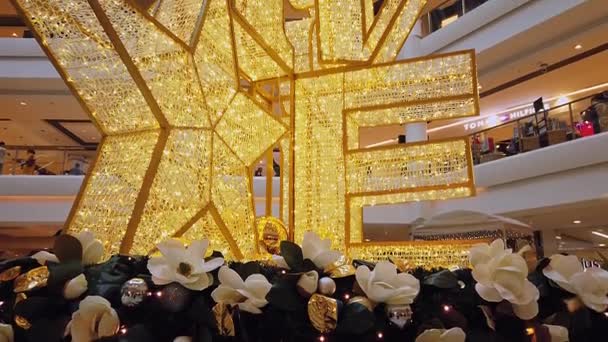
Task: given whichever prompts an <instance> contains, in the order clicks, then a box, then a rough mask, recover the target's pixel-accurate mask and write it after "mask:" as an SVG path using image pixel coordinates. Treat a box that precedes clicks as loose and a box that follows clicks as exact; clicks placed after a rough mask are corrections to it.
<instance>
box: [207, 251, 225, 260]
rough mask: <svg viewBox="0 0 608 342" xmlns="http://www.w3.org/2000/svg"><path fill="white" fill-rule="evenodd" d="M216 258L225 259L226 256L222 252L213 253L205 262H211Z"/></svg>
mask: <svg viewBox="0 0 608 342" xmlns="http://www.w3.org/2000/svg"><path fill="white" fill-rule="evenodd" d="M215 258H222V259H223V258H224V254H222V252H220V251H213V253H211V255H210V256H209V257H207V258H205V261H208V260H211V259H215Z"/></svg>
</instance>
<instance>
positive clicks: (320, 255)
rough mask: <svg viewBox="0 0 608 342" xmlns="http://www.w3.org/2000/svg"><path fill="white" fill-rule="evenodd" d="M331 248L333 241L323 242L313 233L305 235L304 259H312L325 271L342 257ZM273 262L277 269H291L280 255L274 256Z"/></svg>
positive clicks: (303, 241)
mask: <svg viewBox="0 0 608 342" xmlns="http://www.w3.org/2000/svg"><path fill="white" fill-rule="evenodd" d="M330 247H331V240H329V239H325V240H321V238H320V237H319V235H317V234H316V233H313V232H306V233H304V239H303V240H302V256H303V257H304V259H310V261H312V262H313V263H314V264H315V266H317V267H318V268H321V269H325V268H326V267H327V266H329V265H331V264H332V263H333V262H335V261H337V260H338V259H340V258H341V257H342V253H340V252H338V251H332V250H330V249H329V248H330ZM272 261H273V262H274V263H275V264H276V265H277V267H280V268H284V269H287V270H289V269H290V267H289V265H287V262H285V258H283V257H282V256H280V255H272Z"/></svg>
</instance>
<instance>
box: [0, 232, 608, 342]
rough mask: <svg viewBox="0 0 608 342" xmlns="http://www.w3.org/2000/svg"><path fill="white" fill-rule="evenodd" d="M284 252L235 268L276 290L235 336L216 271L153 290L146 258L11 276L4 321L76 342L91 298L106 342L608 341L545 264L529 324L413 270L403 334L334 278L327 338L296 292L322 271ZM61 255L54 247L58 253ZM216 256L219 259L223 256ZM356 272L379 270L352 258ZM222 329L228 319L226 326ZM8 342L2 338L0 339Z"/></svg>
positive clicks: (505, 307) (446, 279) (443, 277)
mask: <svg viewBox="0 0 608 342" xmlns="http://www.w3.org/2000/svg"><path fill="white" fill-rule="evenodd" d="M281 249H282V251H283V256H284V257H285V260H286V261H287V263H288V264H289V265H290V266H292V267H291V270H284V269H280V268H278V267H276V266H271V265H270V264H268V263H267V262H248V263H236V262H234V263H229V267H230V268H231V269H233V270H235V271H236V272H237V273H238V274H239V275H240V276H241V277H242V278H243V279H245V278H246V277H247V276H249V275H251V274H255V273H260V274H262V275H264V276H265V277H266V279H268V280H269V282H270V283H271V284H272V288H271V290H270V292H269V293H268V295H267V297H266V299H267V300H268V305H266V306H265V307H264V308H263V309H262V311H263V312H262V313H261V314H251V313H248V312H245V311H240V310H239V309H238V307H234V308H232V309H231V312H230V314H229V316H230V317H231V320H230V321H231V322H232V324H233V327H232V331H233V333H234V336H226V331H225V330H223V329H222V327H218V320H217V318H216V317H217V313H216V312H215V311H214V310H213V308H214V306H215V305H216V303H214V301H213V299H212V297H211V292H212V291H213V289H215V288H216V286H217V285H218V275H217V273H218V270H217V269H216V270H215V271H213V272H212V274H213V277H214V281H215V283H214V285H213V286H210V287H209V288H207V289H205V290H203V291H191V290H188V289H186V288H184V287H182V286H181V285H179V284H176V283H173V284H169V285H165V286H156V285H155V284H154V283H153V281H152V280H151V275H150V273H149V272H148V269H147V262H148V258H147V257H142V256H122V255H116V256H113V257H112V258H111V259H110V260H108V261H107V262H104V263H102V264H97V265H92V266H86V267H85V266H83V265H82V263H81V262H80V260H78V258H69V257H63V258H62V257H60V258H59V259H60V260H62V261H61V262H59V263H51V262H49V263H47V267H48V271H49V272H48V280H47V281H46V285H44V286H40V287H38V288H34V289H31V290H28V291H26V292H23V293H22V294H21V293H15V291H14V284H15V281H14V279H12V280H6V279H5V280H4V281H2V282H0V301H2V304H1V306H0V322H2V323H8V324H12V326H13V330H14V340H15V341H18V342H20V341H29V342H40V341H49V342H53V341H70V339H71V337H70V336H69V334H67V333H66V331H67V330H66V326H68V324H69V322H70V320H71V317H72V314H73V313H74V312H75V311H76V310H77V309H78V305H79V302H80V301H81V300H82V299H83V298H84V297H86V296H101V297H104V298H106V299H107V300H108V301H109V302H110V303H111V305H112V307H113V308H114V309H115V310H116V312H117V314H118V316H119V318H120V329H119V330H118V332H117V333H116V334H115V335H114V336H111V337H104V338H102V339H99V341H120V342H127V341H129V342H154V341H158V342H164V341H173V340H174V339H175V338H176V337H178V336H189V337H191V339H192V341H195V342H208V341H250V342H257V341H260V342H261V341H264V342H268V341H285V342H287V341H379V340H382V341H399V342H403V341H415V339H416V337H417V336H418V335H419V334H420V333H421V332H422V331H424V330H426V329H433V328H434V329H448V328H453V327H460V328H462V329H463V330H464V331H465V332H466V334H467V341H480V342H481V341H483V342H487V341H509V342H512V341H551V337H550V336H549V333H548V329H547V328H546V326H544V325H543V324H553V325H561V326H564V327H566V328H567V329H568V330H569V334H570V341H573V342H582V341H592V340H595V341H599V340H603V338H605V337H606V336H608V318H607V317H606V316H605V315H604V314H600V313H597V312H594V311H592V310H589V309H587V308H585V307H584V306H583V307H580V308H578V309H577V310H575V311H574V312H570V311H568V309H567V307H566V305H565V299H568V298H570V297H572V295H571V294H569V293H567V292H565V291H563V290H561V289H560V288H559V287H557V286H556V285H555V284H553V283H552V282H551V281H550V280H549V279H548V278H546V277H544V276H543V274H542V272H541V270H542V268H543V267H545V266H546V265H547V264H548V260H547V259H545V260H541V261H540V262H539V263H538V267H537V269H536V270H535V271H534V272H532V273H531V274H530V276H529V280H530V281H531V282H532V283H534V284H535V285H536V286H537V287H538V289H539V291H540V294H541V297H540V300H539V304H540V313H539V315H538V317H537V318H536V319H534V320H531V321H523V320H520V319H518V318H517V317H516V316H515V315H514V314H513V312H512V309H511V305H510V304H509V303H508V302H502V303H488V302H485V301H483V300H482V299H481V298H480V297H479V296H478V295H477V293H476V291H475V281H474V279H473V278H472V276H471V271H470V270H468V269H460V270H455V271H449V270H434V271H425V270H422V269H414V270H410V273H411V274H412V275H414V276H415V277H416V278H417V279H419V281H420V284H421V289H420V293H419V295H418V296H417V298H416V300H415V302H414V303H413V304H412V305H411V308H412V316H411V320H410V322H409V323H408V324H406V325H405V326H404V327H403V328H399V327H398V326H396V325H394V324H393V323H391V321H390V320H389V319H388V318H387V314H386V310H385V305H383V304H378V305H376V306H375V307H374V308H373V310H371V311H370V310H369V309H368V308H367V307H366V306H365V305H362V304H359V303H352V302H350V303H349V301H348V299H349V298H353V297H356V296H364V294H363V293H362V292H361V290H360V288H359V287H358V286H357V283H356V280H355V276H354V275H350V276H346V277H342V278H337V279H335V283H336V290H335V292H334V293H333V294H332V295H331V296H330V297H332V298H334V299H336V300H337V307H338V320H337V324H336V326H335V329H332V331H329V332H326V333H323V334H322V333H320V332H319V331H318V330H317V329H315V327H313V325H312V324H311V321H310V319H309V314H308V311H307V304H308V298H306V297H305V296H302V294H301V293H300V292H299V291H298V290H297V286H296V283H297V281H298V279H299V276H300V274H301V272H305V271H310V270H317V271H318V272H319V274H323V271H322V270H319V269H316V268H315V265H314V264H313V263H312V262H310V260H307V259H306V260H303V258H302V253H301V251H299V247H298V246H297V245H294V244H292V243H287V242H284V243H283V246H282V248H281ZM55 253H56V254H59V253H57V251H55ZM216 255H217V254H216ZM353 265H354V266H355V267H357V266H359V265H367V266H368V267H370V268H373V266H374V265H373V264H371V263H367V262H364V261H354V262H353ZM15 266H20V272H19V273H20V274H24V273H26V272H27V271H28V270H31V269H34V268H37V267H40V265H39V264H38V262H37V261H36V260H34V259H32V258H21V259H16V260H9V261H4V262H2V263H0V272H4V271H6V270H9V269H11V268H13V269H14V267H15ZM81 273H82V274H84V275H85V277H86V279H87V282H88V289H87V291H86V292H85V293H83V294H82V295H81V296H80V297H78V298H76V299H72V300H68V299H65V298H64V295H63V293H64V288H65V285H66V283H67V282H68V281H69V280H70V279H72V278H74V277H76V276H78V275H79V274H81ZM132 278H141V279H143V280H145V282H146V284H147V292H146V294H145V295H144V296H143V298H141V302H140V303H138V304H137V305H131V306H127V305H125V304H123V302H124V300H121V289H122V288H123V285H124V284H125V282H127V281H128V280H130V279H132ZM221 324H224V323H221ZM0 339H1V336H0Z"/></svg>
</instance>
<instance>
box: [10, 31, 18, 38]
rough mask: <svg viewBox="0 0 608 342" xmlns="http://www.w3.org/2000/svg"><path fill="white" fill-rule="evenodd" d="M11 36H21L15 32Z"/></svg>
mask: <svg viewBox="0 0 608 342" xmlns="http://www.w3.org/2000/svg"><path fill="white" fill-rule="evenodd" d="M11 36H13V37H18V36H19V35H18V34H17V32H13V33H12V34H11Z"/></svg>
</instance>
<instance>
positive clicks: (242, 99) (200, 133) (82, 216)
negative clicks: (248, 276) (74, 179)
mask: <svg viewBox="0 0 608 342" xmlns="http://www.w3.org/2000/svg"><path fill="white" fill-rule="evenodd" d="M13 2H14V4H15V6H16V7H17V9H18V10H19V11H20V12H21V13H22V15H23V16H24V18H25V19H26V20H27V21H28V23H29V25H30V26H31V27H32V29H33V30H34V32H35V33H36V36H37V38H38V40H39V42H40V44H41V46H42V47H43V49H44V50H45V52H46V53H47V54H48V56H49V57H50V59H51V61H52V62H53V63H54V65H55V67H56V68H57V70H58V71H59V73H60V74H61V76H62V77H63V78H64V80H65V82H66V83H67V85H68V86H69V87H70V89H71V90H72V92H73V93H74V94H75V95H76V97H77V98H78V100H79V101H80V103H81V105H82V107H83V108H84V109H85V110H86V111H87V112H88V114H89V115H90V117H91V119H92V120H93V121H94V123H95V124H96V125H97V126H98V128H99V130H100V131H101V132H102V134H103V140H102V143H101V145H100V148H99V153H98V157H97V159H96V161H95V162H94V164H93V165H92V171H91V172H90V173H89V175H88V176H87V178H86V181H85V184H84V185H83V188H82V190H81V192H80V194H79V195H78V197H77V199H76V203H75V205H74V208H73V209H72V212H71V214H70V217H69V219H68V222H67V227H68V230H69V231H74V232H77V231H80V230H83V229H90V230H93V231H95V232H96V233H97V234H98V236H99V237H100V238H101V239H102V240H103V241H104V242H105V244H106V251H107V252H108V253H116V252H122V253H143V254H145V253H148V252H149V251H150V250H152V249H153V247H154V244H155V243H157V242H158V241H160V240H161V239H164V238H167V237H170V236H176V237H182V238H184V239H194V238H201V237H207V238H209V239H210V240H211V243H212V248H213V249H216V250H220V251H222V252H223V253H224V254H225V255H226V256H228V257H229V258H233V259H249V258H254V257H256V256H257V253H258V245H257V242H256V241H257V232H256V231H255V229H254V219H255V213H254V198H253V194H252V172H251V168H252V167H253V165H254V164H255V163H256V161H257V160H258V159H259V158H260V156H262V155H264V154H265V153H266V152H268V151H271V150H272V149H273V147H275V146H278V147H280V149H281V151H282V154H281V156H282V157H281V158H282V160H281V164H282V165H283V171H284V172H283V175H282V177H281V182H282V184H281V191H280V192H281V218H282V219H284V220H285V221H286V222H289V228H290V230H291V232H292V236H294V237H295V239H296V240H297V241H298V240H300V239H301V237H302V234H303V232H304V231H306V230H309V229H310V230H315V231H317V232H318V233H319V234H320V235H322V236H325V237H330V238H331V239H332V240H333V243H334V245H335V246H342V247H343V248H344V249H346V250H349V252H350V253H351V254H357V253H358V252H357V251H358V248H359V250H361V249H362V248H364V249H365V250H366V251H367V253H368V254H369V253H370V251H372V253H381V252H382V249H383V248H386V246H385V247H382V246H375V247H374V246H373V245H365V244H363V243H362V218H361V216H362V208H363V207H365V206H369V205H374V204H392V203H400V202H407V201H414V200H430V199H442V198H452V197H462V196H469V195H472V194H473V192H474V184H473V178H472V171H471V159H470V153H469V150H468V143H467V140H466V139H452V140H445V141H438V142H431V143H422V144H407V145H400V146H396V145H395V146H389V147H381V148H372V149H365V148H361V147H360V146H359V136H358V134H359V130H360V129H361V128H365V127H374V126H382V125H396V124H407V123H411V122H420V121H425V122H426V121H431V120H441V119H451V118H457V117H464V116H471V115H476V114H478V111H479V109H478V93H477V81H476V71H475V55H474V53H473V52H472V51H465V52H459V53H450V54H445V55H438V56H434V57H425V58H420V59H414V60H402V61H395V59H396V57H397V55H398V53H399V51H400V49H401V47H402V45H403V43H404V41H405V39H406V38H407V36H408V34H409V32H410V31H411V29H412V27H413V25H414V24H415V22H416V20H417V18H418V15H419V13H420V11H421V10H422V8H423V6H424V5H425V2H426V1H425V0H384V1H383V3H382V6H381V7H380V8H379V10H378V9H376V11H375V10H374V8H373V5H374V4H373V2H372V0H290V1H289V4H286V1H284V0H264V1H262V0H207V1H201V0H158V1H143V0H140V1H133V2H132V1H126V0H88V1H87V0H72V1H63V0H13ZM288 5H289V7H290V8H289V10H290V11H287V9H286V8H284V7H286V6H288ZM288 12H289V13H288ZM288 15H289V16H291V17H290V18H287V16H288ZM267 195H269V196H270V194H267Z"/></svg>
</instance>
